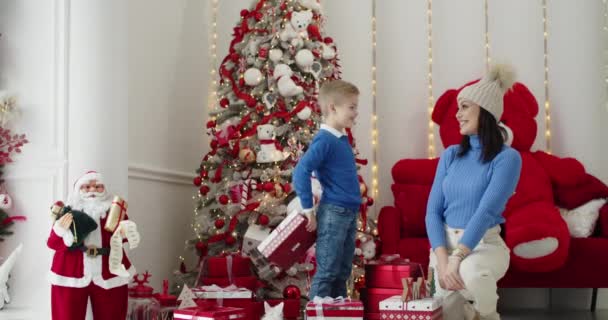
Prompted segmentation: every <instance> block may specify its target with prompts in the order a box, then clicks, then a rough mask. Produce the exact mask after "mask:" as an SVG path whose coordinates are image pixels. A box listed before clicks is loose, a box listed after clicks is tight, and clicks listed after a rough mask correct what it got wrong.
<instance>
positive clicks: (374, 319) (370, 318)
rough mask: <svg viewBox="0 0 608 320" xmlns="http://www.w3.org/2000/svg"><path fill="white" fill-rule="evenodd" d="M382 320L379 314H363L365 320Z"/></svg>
mask: <svg viewBox="0 0 608 320" xmlns="http://www.w3.org/2000/svg"><path fill="white" fill-rule="evenodd" d="M380 319H382V315H381V314H380V313H371V312H366V313H365V320H380Z"/></svg>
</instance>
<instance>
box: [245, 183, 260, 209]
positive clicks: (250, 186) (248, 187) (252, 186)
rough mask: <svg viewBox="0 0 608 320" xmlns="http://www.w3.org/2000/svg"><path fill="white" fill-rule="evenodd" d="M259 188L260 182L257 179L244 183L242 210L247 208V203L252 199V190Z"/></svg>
mask: <svg viewBox="0 0 608 320" xmlns="http://www.w3.org/2000/svg"><path fill="white" fill-rule="evenodd" d="M257 188H258V182H257V181H256V180H255V179H247V180H245V181H244V182H243V185H242V190H241V210H243V209H245V208H246V207H247V202H248V201H249V199H251V190H256V189H257Z"/></svg>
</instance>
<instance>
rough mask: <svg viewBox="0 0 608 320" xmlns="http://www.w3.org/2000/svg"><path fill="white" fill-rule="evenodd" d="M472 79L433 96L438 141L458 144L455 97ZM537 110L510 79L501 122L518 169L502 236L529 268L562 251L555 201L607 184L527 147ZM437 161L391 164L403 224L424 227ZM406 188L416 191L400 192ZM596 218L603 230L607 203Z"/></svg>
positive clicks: (585, 197) (514, 258) (515, 259)
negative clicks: (518, 161) (515, 153)
mask: <svg viewBox="0 0 608 320" xmlns="http://www.w3.org/2000/svg"><path fill="white" fill-rule="evenodd" d="M474 82H475V81H473V82H471V83H468V84H466V85H464V86H463V87H461V88H459V89H450V90H448V91H446V92H445V93H444V94H443V95H442V96H441V97H440V98H439V99H438V100H437V103H436V105H435V108H434V110H433V114H432V118H433V121H434V122H435V123H436V124H438V125H439V126H440V127H439V133H440V136H441V141H442V143H443V145H444V147H446V148H447V147H448V146H450V145H453V144H458V143H460V140H461V138H462V137H461V135H460V133H459V125H458V122H457V120H456V111H457V101H456V97H457V96H458V93H459V92H460V90H461V89H462V88H464V87H465V86H467V85H470V84H472V83H474ZM537 114H538V104H537V102H536V99H535V98H534V96H533V95H532V93H531V92H530V91H529V90H528V88H526V87H525V86H524V85H523V84H521V83H516V84H515V85H514V86H513V88H512V90H511V91H509V92H507V93H506V94H505V96H504V113H503V115H502V118H501V122H502V123H503V125H504V126H503V127H504V128H505V129H506V131H507V132H508V139H507V140H508V141H507V143H509V144H510V145H511V147H513V148H515V149H516V150H518V151H519V152H520V154H521V158H522V170H521V176H520V179H519V183H518V185H517V188H516V191H515V194H514V195H513V196H512V197H511V199H510V200H509V202H508V203H507V206H506V209H505V212H504V217H505V219H506V222H505V225H504V237H505V242H506V243H507V245H508V246H509V248H510V249H511V265H512V266H513V267H515V268H517V269H519V270H522V271H529V272H545V271H551V270H555V269H557V268H559V267H561V266H562V265H563V264H564V262H565V260H566V258H567V256H568V248H569V245H570V233H569V231H568V226H567V225H566V222H565V221H564V220H563V218H562V217H561V215H560V212H559V210H558V208H557V207H558V206H559V207H562V208H566V209H573V208H576V207H579V206H581V205H583V204H585V203H587V202H589V201H591V200H593V199H598V198H606V197H608V187H607V186H606V185H605V184H603V183H602V182H601V181H600V180H598V179H597V178H595V177H593V176H591V175H589V174H588V173H586V172H585V169H584V167H583V165H582V164H581V163H580V162H579V161H577V160H576V159H573V158H559V157H556V156H553V155H550V154H548V153H546V152H543V151H536V152H531V151H530V147H531V146H532V144H533V142H534V139H535V138H536V133H537V127H536V121H535V117H536V115H537ZM437 161H438V159H430V160H427V159H404V160H400V161H399V162H397V164H395V166H394V167H393V171H392V174H393V178H394V179H395V184H394V185H393V188H392V189H393V193H394V194H395V199H396V200H395V201H396V206H397V207H401V208H405V209H401V210H402V211H403V210H406V211H408V212H409V213H405V214H403V215H404V216H407V217H402V219H403V224H404V225H406V227H407V228H418V229H421V228H424V212H426V201H427V199H428V192H429V190H430V187H431V184H432V181H433V177H434V175H435V169H436V166H437ZM399 192H402V194H401V199H404V196H405V197H406V198H407V204H405V203H403V204H402V205H399V203H397V202H399V201H400V200H399V199H398V197H399ZM406 192H409V193H412V192H413V193H418V194H417V195H416V194H413V193H412V194H409V195H407V194H406V195H404V193H406ZM401 201H403V200H401ZM413 211H416V212H415V213H413ZM408 219H409V221H406V220H408ZM380 220H382V217H380ZM598 223H599V224H601V227H602V228H603V229H605V228H606V227H608V204H607V205H604V206H603V207H602V208H601V212H600V220H599V222H598ZM379 227H382V226H381V225H380V226H379ZM381 232H382V230H381ZM389 232H390V231H389ZM381 237H382V235H381ZM384 245H386V244H383V246H384ZM390 246H391V245H389V247H390Z"/></svg>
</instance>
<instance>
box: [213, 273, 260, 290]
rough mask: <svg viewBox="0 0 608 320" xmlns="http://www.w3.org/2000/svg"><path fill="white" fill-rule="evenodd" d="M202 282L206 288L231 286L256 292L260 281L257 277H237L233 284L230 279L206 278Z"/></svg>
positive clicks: (233, 279)
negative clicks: (213, 285)
mask: <svg viewBox="0 0 608 320" xmlns="http://www.w3.org/2000/svg"><path fill="white" fill-rule="evenodd" d="M201 282H202V284H203V285H204V286H210V285H212V284H215V285H218V286H220V287H227V286H229V285H231V284H233V285H235V286H237V287H239V288H245V289H247V290H251V291H254V292H255V291H256V290H257V288H258V279H257V278H256V277H253V276H251V277H235V278H232V283H231V282H230V279H229V278H210V277H205V278H203V279H201Z"/></svg>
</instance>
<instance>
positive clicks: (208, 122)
mask: <svg viewBox="0 0 608 320" xmlns="http://www.w3.org/2000/svg"><path fill="white" fill-rule="evenodd" d="M213 127H215V121H213V120H209V121H207V129H211V128H213Z"/></svg>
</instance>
